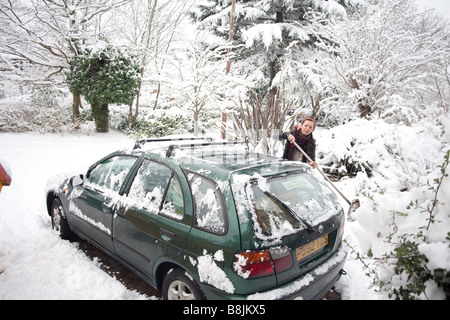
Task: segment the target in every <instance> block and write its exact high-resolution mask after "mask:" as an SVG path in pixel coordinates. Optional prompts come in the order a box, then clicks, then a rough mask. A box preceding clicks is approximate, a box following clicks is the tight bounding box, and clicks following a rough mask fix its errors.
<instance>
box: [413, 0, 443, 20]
mask: <svg viewBox="0 0 450 320" xmlns="http://www.w3.org/2000/svg"><path fill="white" fill-rule="evenodd" d="M416 3H417V4H418V5H419V7H422V8H424V9H431V8H435V9H436V11H437V12H439V13H442V14H445V16H446V17H447V18H448V19H450V0H416Z"/></svg>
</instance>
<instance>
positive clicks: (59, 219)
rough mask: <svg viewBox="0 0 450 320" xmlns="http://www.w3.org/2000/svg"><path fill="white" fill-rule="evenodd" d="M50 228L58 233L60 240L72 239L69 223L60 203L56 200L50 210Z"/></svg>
mask: <svg viewBox="0 0 450 320" xmlns="http://www.w3.org/2000/svg"><path fill="white" fill-rule="evenodd" d="M51 217H52V228H53V229H55V230H56V231H58V232H59V236H60V237H61V239H64V240H69V239H70V238H71V237H72V231H71V230H70V227H69V223H68V222H67V218H66V213H65V212H64V208H63V206H62V203H61V201H60V200H59V199H58V198H56V199H55V200H53V203H52V210H51Z"/></svg>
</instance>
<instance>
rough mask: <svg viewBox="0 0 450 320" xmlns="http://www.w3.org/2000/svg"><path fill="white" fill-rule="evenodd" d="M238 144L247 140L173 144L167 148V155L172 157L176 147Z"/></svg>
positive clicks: (192, 147)
mask: <svg viewBox="0 0 450 320" xmlns="http://www.w3.org/2000/svg"><path fill="white" fill-rule="evenodd" d="M238 144H245V141H232V142H230V141H220V142H204V143H192V144H179V145H177V144H171V145H170V146H169V148H168V149H167V152H166V156H167V157H168V158H170V157H171V156H172V155H173V151H174V149H184V148H191V149H194V148H195V147H209V146H226V145H238Z"/></svg>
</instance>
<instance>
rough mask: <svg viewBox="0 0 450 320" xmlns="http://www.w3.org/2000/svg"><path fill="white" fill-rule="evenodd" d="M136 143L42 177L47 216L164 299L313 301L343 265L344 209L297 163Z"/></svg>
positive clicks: (216, 148)
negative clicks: (80, 168) (70, 172)
mask: <svg viewBox="0 0 450 320" xmlns="http://www.w3.org/2000/svg"><path fill="white" fill-rule="evenodd" d="M159 142H160V141H158V143H157V142H155V141H138V142H137V143H136V146H135V150H130V151H117V152H115V153H112V154H110V155H108V156H106V157H104V158H103V159H101V160H100V161H98V162H96V163H94V164H93V165H92V166H91V167H90V168H89V169H88V171H87V173H85V174H81V175H75V176H71V177H65V178H63V179H60V181H58V182H55V180H54V179H53V180H52V182H50V183H49V184H48V188H47V199H46V200H47V207H48V213H49V215H50V216H51V220H52V226H53V227H54V229H56V230H57V231H58V232H59V233H60V235H61V237H62V238H63V239H68V238H70V237H71V235H72V234H73V233H76V234H77V235H79V236H81V237H82V238H85V239H86V240H88V241H89V242H91V243H93V244H94V245H95V246H97V247H99V248H101V249H102V250H104V251H105V252H107V253H108V254H110V255H111V256H113V257H115V258H117V259H118V260H119V261H120V262H122V263H123V264H125V265H126V266H127V267H129V268H131V269H132V270H134V271H135V272H136V273H137V274H138V275H139V276H141V277H142V278H143V279H144V280H145V281H146V282H148V283H149V284H150V285H152V286H153V287H155V288H156V289H158V290H160V291H162V294H163V298H164V299H292V298H303V299H320V298H322V297H323V296H324V295H325V294H326V293H327V292H328V291H329V290H330V288H331V287H333V285H334V283H335V281H337V280H338V279H339V277H340V275H341V274H342V270H343V265H344V263H345V260H346V256H347V252H346V250H345V249H344V248H343V246H342V236H343V231H344V221H345V219H344V212H343V209H342V207H341V205H340V203H339V201H338V198H337V197H336V195H335V194H334V193H333V192H332V191H331V189H330V188H329V187H328V186H327V185H326V184H325V182H324V181H323V180H322V179H321V177H320V176H319V177H318V176H316V175H315V174H314V172H313V170H312V169H311V168H310V167H309V166H308V165H305V164H302V163H299V162H290V161H281V160H280V159H277V158H273V157H267V156H264V155H262V154H257V153H252V152H249V151H247V150H245V149H244V148H241V147H239V146H237V145H236V144H234V143H233V144H231V146H230V144H229V143H222V142H220V143H217V142H200V143H198V142H195V141H192V142H190V143H189V144H188V145H182V143H181V142H180V141H172V142H169V143H168V144H166V145H165V146H161V144H160V143H159Z"/></svg>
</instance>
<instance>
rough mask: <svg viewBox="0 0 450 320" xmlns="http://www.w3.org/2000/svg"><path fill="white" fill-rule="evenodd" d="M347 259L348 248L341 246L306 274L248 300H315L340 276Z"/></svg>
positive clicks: (251, 296)
mask: <svg viewBox="0 0 450 320" xmlns="http://www.w3.org/2000/svg"><path fill="white" fill-rule="evenodd" d="M346 259H347V249H346V248H344V247H343V246H341V248H340V249H339V250H338V251H337V252H336V253H335V254H334V255H333V256H331V257H330V258H329V259H328V260H327V261H325V262H324V263H322V264H321V265H319V266H318V267H317V268H315V269H313V270H311V271H310V272H308V273H307V274H305V275H304V276H302V277H300V278H298V279H296V280H294V281H291V282H290V283H287V284H285V285H283V286H281V287H278V288H276V289H273V290H268V291H265V292H262V293H255V294H252V295H250V296H248V297H247V299H248V300H281V299H286V300H292V299H303V300H314V299H321V298H323V296H325V294H326V293H327V292H328V291H329V290H330V289H331V288H332V287H333V286H334V283H335V282H336V281H337V280H338V279H339V278H340V276H341V274H342V270H343V267H344V264H345V261H346Z"/></svg>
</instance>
